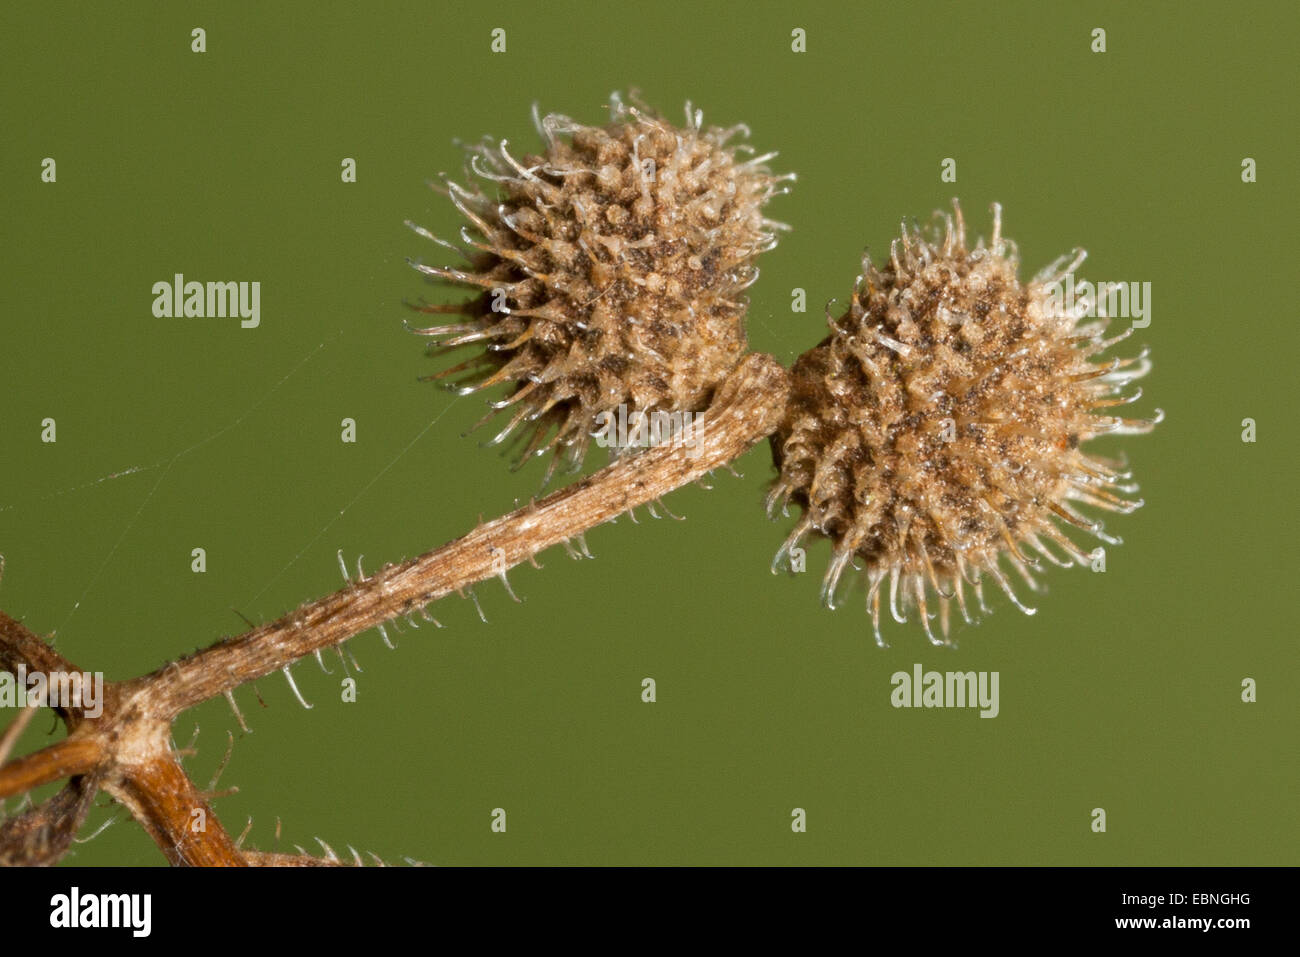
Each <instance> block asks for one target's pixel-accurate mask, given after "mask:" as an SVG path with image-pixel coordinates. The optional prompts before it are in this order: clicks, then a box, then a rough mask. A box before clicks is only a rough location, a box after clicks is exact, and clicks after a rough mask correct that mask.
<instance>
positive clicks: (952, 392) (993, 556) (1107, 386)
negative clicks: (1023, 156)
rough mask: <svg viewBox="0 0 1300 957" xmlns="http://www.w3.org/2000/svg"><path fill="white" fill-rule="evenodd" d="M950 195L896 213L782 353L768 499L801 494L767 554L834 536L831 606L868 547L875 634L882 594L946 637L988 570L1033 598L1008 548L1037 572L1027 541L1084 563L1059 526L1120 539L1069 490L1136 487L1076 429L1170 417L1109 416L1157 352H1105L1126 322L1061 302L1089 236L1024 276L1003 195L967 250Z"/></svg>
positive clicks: (828, 585) (1089, 495) (1127, 503)
mask: <svg viewBox="0 0 1300 957" xmlns="http://www.w3.org/2000/svg"><path fill="white" fill-rule="evenodd" d="M953 207H954V216H951V217H944V219H945V222H944V224H943V228H942V230H935V231H934V233H933V234H932V235H931V236H929V237H927V236H926V235H923V234H922V233H921V231H920V230H918V229H915V228H912V229H909V228H907V227H906V226H904V228H903V233H902V238H901V239H900V240H895V241H894V243H893V245H892V248H891V254H890V259H889V262H888V264H886V265H885V266H884V267H883V268H882V269H877V268H876V267H875V266H874V265H873V264H872V263H871V262H870V260H869V259H865V258H864V261H863V275H862V276H861V277H859V279H858V283H857V285H856V287H855V289H854V293H853V300H852V303H851V305H850V307H849V310H848V312H846V313H845V314H844V315H842V316H840V317H838V318H831V317H830V316H828V321H829V324H830V328H831V334H830V335H829V336H828V337H827V338H826V339H825V340H824V341H822V342H821V343H820V344H819V345H818V346H817V347H816V348H814V349H812V350H810V351H809V352H807V353H805V354H804V355H803V356H802V357H800V358H799V360H798V361H797V362H796V363H795V365H794V367H793V369H792V370H791V376H792V379H793V386H792V389H793V393H792V398H791V402H790V405H789V407H788V409H787V412H786V416H785V420H784V421H783V423H782V425H781V426H780V427H779V428H778V430H777V432H776V434H775V435H774V436H773V437H772V448H773V454H774V458H775V462H776V466H777V469H778V470H779V473H780V474H779V477H778V478H777V480H776V482H775V483H774V485H773V487H772V489H771V494H770V496H769V498H768V510H769V513H770V512H771V511H772V510H773V509H774V508H776V507H777V506H778V505H780V506H782V508H784V506H785V504H786V503H787V502H790V501H793V502H794V503H795V504H797V505H798V506H800V508H801V509H802V510H803V514H802V516H801V518H800V519H799V521H798V523H797V524H796V526H795V528H794V530H793V532H792V533H791V534H790V536H789V538H788V539H787V540H786V542H785V544H784V545H783V546H782V547H781V550H780V552H779V553H778V555H777V560H776V563H774V568H775V567H776V564H778V563H780V562H781V561H782V560H783V559H784V558H785V557H786V556H788V554H789V551H790V549H791V548H794V547H796V546H797V545H798V544H799V543H801V542H802V541H803V540H804V539H805V538H806V537H807V536H809V535H813V534H815V535H824V536H826V537H828V538H829V539H830V541H831V543H832V545H833V554H832V558H831V562H830V566H829V568H828V569H827V571H826V574H825V577H824V579H823V583H822V596H823V599H824V600H825V601H826V603H827V604H829V605H830V606H831V607H834V606H835V604H836V603H837V599H836V592H837V585H838V584H839V583H840V579H841V576H842V575H843V573H844V571H845V570H846V569H847V568H848V567H849V566H850V564H852V565H854V566H855V567H858V566H859V563H860V566H861V569H862V571H863V572H864V575H865V583H866V586H867V594H866V600H867V606H868V608H869V609H870V613H871V620H872V624H873V627H874V629H875V635H876V640H877V642H878V643H881V644H883V643H884V642H883V638H882V637H881V632H880V615H881V603H882V600H884V601H887V602H888V605H889V609H890V613H891V614H892V616H893V617H894V619H895V620H896V621H898V622H900V623H901V622H905V621H906V620H907V617H908V616H909V615H911V614H916V615H917V616H918V617H919V619H920V622H921V625H922V627H923V628H924V629H925V632H926V634H927V635H928V636H929V638H930V640H931V641H933V642H935V643H937V644H942V643H946V641H947V639H948V636H949V635H950V631H951V624H952V621H951V619H952V617H953V615H952V606H953V605H954V604H955V605H956V608H957V610H958V611H960V613H961V615H962V617H963V618H964V619H965V620H966V621H967V622H974V621H975V616H976V614H977V613H978V611H979V610H983V611H985V612H987V611H988V608H987V607H986V606H985V600H984V594H983V587H984V583H985V582H986V581H992V582H993V583H994V585H995V586H996V587H997V588H998V589H999V590H1000V591H1002V592H1003V593H1005V594H1006V596H1007V597H1008V598H1009V599H1010V600H1011V601H1012V602H1013V603H1014V604H1015V605H1016V606H1017V607H1018V608H1020V609H1021V610H1022V611H1024V612H1025V613H1026V614H1033V609H1031V608H1028V607H1026V606H1025V605H1023V604H1022V603H1021V602H1020V600H1019V599H1018V597H1017V596H1016V593H1015V591H1014V589H1013V587H1012V585H1011V582H1010V581H1009V580H1008V576H1007V573H1006V571H1005V570H1004V569H1003V567H1002V564H1001V563H1002V562H1003V561H1004V560H1005V563H1006V565H1007V566H1009V567H1010V568H1011V569H1014V570H1015V573H1016V574H1017V575H1018V577H1019V578H1021V579H1023V581H1024V582H1025V583H1026V584H1027V585H1028V586H1029V587H1030V588H1031V589H1036V588H1037V583H1036V580H1035V578H1034V576H1033V572H1034V571H1036V570H1037V569H1038V567H1039V563H1038V561H1037V559H1036V558H1035V557H1034V556H1035V555H1037V556H1042V557H1043V558H1045V559H1047V560H1048V561H1049V562H1051V563H1053V564H1056V565H1063V566H1068V565H1071V564H1087V563H1088V562H1089V558H1090V556H1089V555H1088V554H1085V552H1084V551H1082V550H1081V548H1080V547H1079V546H1078V545H1076V544H1075V543H1074V542H1073V541H1072V540H1071V539H1070V538H1068V537H1066V535H1065V534H1063V532H1062V529H1061V526H1066V527H1071V526H1072V527H1073V528H1075V529H1079V530H1082V531H1084V532H1088V533H1091V534H1092V535H1095V536H1096V537H1097V538H1099V539H1100V540H1102V541H1103V542H1108V543H1112V544H1118V543H1119V540H1118V539H1116V538H1113V537H1111V536H1109V535H1107V534H1106V532H1105V531H1104V530H1103V528H1102V525H1101V523H1100V522H1099V521H1096V520H1094V519H1092V518H1089V517H1085V515H1083V514H1082V513H1080V512H1079V511H1078V510H1077V509H1076V507H1075V506H1076V504H1078V505H1083V506H1087V507H1091V508H1097V509H1101V510H1104V511H1111V512H1120V513H1127V512H1131V511H1133V510H1134V509H1136V508H1138V507H1139V506H1140V505H1141V504H1142V502H1141V501H1140V500H1137V501H1133V500H1129V499H1127V498H1125V497H1124V496H1126V495H1129V494H1131V493H1133V492H1135V491H1136V489H1137V487H1136V486H1135V485H1132V484H1129V479H1130V475H1129V473H1128V472H1126V471H1123V466H1122V465H1121V464H1120V463H1118V462H1114V461H1111V460H1108V459H1103V458H1100V457H1097V456H1094V455H1089V454H1088V453H1086V452H1084V451H1083V450H1082V448H1081V446H1082V445H1083V444H1084V443H1086V442H1087V441H1088V440H1089V439H1092V438H1095V437H1096V436H1100V435H1125V434H1128V435H1136V434H1142V433H1146V432H1149V431H1151V429H1152V428H1153V427H1154V425H1155V424H1156V423H1157V422H1158V421H1159V420H1160V418H1161V414H1160V413H1157V414H1156V416H1155V417H1154V418H1151V419H1128V418H1120V417H1117V416H1115V415H1113V414H1111V409H1112V408H1114V407H1116V406H1121V405H1126V404H1128V403H1130V402H1132V401H1134V400H1136V399H1137V398H1138V397H1139V396H1140V395H1141V390H1140V389H1139V390H1135V391H1134V392H1133V393H1132V394H1129V395H1124V394H1123V393H1124V390H1125V389H1126V388H1127V387H1128V386H1129V384H1130V383H1132V382H1133V381H1134V380H1135V379H1138V378H1140V377H1142V376H1143V375H1145V374H1146V372H1147V371H1148V369H1149V368H1150V363H1149V361H1148V360H1147V357H1146V353H1145V352H1143V353H1142V354H1140V355H1138V356H1136V357H1134V358H1127V359H1110V360H1103V359H1101V358H1100V356H1101V354H1102V353H1103V352H1105V351H1106V350H1107V349H1108V348H1110V347H1111V346H1112V345H1114V344H1116V343H1118V342H1119V341H1120V340H1122V339H1125V338H1127V337H1128V335H1129V333H1130V332H1131V331H1132V329H1131V328H1130V329H1128V330H1125V331H1124V332H1123V333H1120V334H1118V335H1115V336H1113V337H1111V338H1109V339H1108V338H1105V336H1104V333H1105V330H1106V327H1107V325H1108V323H1109V320H1107V319H1105V318H1102V319H1099V320H1095V321H1088V322H1081V320H1082V319H1083V318H1084V316H1085V315H1087V314H1089V313H1091V312H1094V311H1095V308H1094V307H1095V303H1093V302H1086V301H1081V302H1078V303H1074V304H1073V305H1072V306H1070V307H1063V306H1062V305H1061V303H1060V301H1059V298H1058V299H1054V298H1053V296H1051V295H1049V291H1050V290H1051V288H1052V285H1053V284H1054V283H1059V282H1061V281H1062V280H1063V279H1064V278H1065V277H1066V276H1068V275H1071V274H1072V273H1073V271H1074V270H1075V269H1076V268H1077V267H1078V265H1079V264H1080V263H1081V262H1082V261H1083V256H1084V254H1083V253H1082V251H1077V252H1076V253H1074V254H1072V255H1070V256H1066V257H1062V259H1060V260H1058V261H1057V262H1056V263H1054V264H1053V265H1051V266H1049V267H1048V268H1047V269H1045V270H1043V271H1042V272H1040V273H1039V274H1038V275H1037V276H1035V277H1034V279H1033V280H1032V281H1031V282H1029V283H1028V284H1027V285H1025V284H1022V283H1021V282H1020V280H1019V279H1018V277H1017V267H1018V257H1017V254H1016V252H1015V247H1014V245H1013V244H1011V243H1010V242H1009V241H1008V240H1006V239H1004V238H1003V236H1002V224H1001V211H1000V209H999V208H998V207H997V206H996V205H995V206H994V207H993V236H992V240H991V242H990V243H989V245H987V246H986V245H984V243H983V241H982V240H981V241H980V243H979V244H978V245H976V247H975V248H974V249H969V248H967V245H966V234H965V228H964V225H963V223H962V218H961V210H960V208H959V207H958V206H957V204H956V203H954V204H953ZM1054 550H1059V552H1060V554H1059V555H1058V554H1057V552H1056V551H1054ZM968 588H969V589H970V590H971V592H973V594H970V595H968V593H967V589H968ZM886 592H887V597H884V598H882V596H883V595H884V594H885V593H886ZM936 614H937V617H938V624H939V628H938V632H939V635H941V636H942V638H940V637H937V636H936V635H935V632H934V629H932V627H931V619H932V618H933V617H935V616H936Z"/></svg>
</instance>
